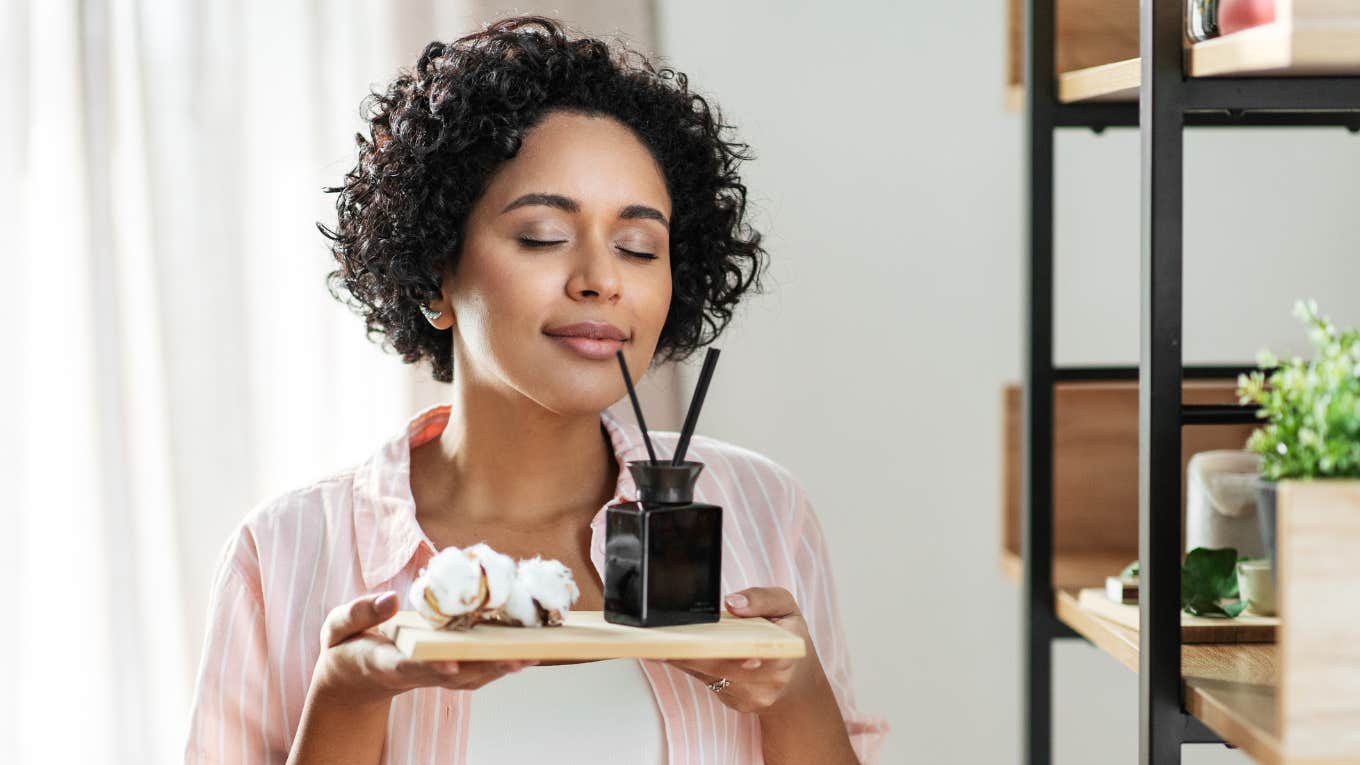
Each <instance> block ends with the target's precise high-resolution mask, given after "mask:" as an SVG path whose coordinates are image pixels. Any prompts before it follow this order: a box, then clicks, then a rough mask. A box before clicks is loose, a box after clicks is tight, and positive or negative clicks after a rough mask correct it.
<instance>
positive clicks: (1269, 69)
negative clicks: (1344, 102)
mask: <svg viewBox="0 0 1360 765" xmlns="http://www.w3.org/2000/svg"><path fill="white" fill-rule="evenodd" d="M1186 70H1187V72H1188V73H1189V75H1190V76H1191V77H1233V76H1257V75H1274V76H1315V75H1329V76H1348V75H1360V21H1358V22H1357V23H1355V24H1338V23H1329V24H1325V25H1324V24H1314V25H1290V24H1267V25H1265V26H1260V27H1255V28H1253V29H1244V30H1242V31H1241V32H1235V33H1233V34H1230V35H1224V36H1223V37H1216V38H1214V39H1212V40H1205V41H1204V42H1200V43H1195V44H1194V45H1192V46H1190V48H1189V49H1187V51H1186ZM1141 82H1142V64H1141V60H1140V59H1137V58H1131V59H1126V60H1124V61H1116V62H1113V63H1110V64H1102V65H1101V66H1092V67H1086V68H1084V69H1074V70H1072V71H1070V72H1063V73H1062V74H1059V75H1058V100H1059V101H1061V102H1063V103H1074V102H1078V101H1083V102H1092V101H1137V100H1138V86H1139V84H1140V83H1141Z"/></svg>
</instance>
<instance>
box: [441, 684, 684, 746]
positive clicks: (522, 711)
mask: <svg viewBox="0 0 1360 765" xmlns="http://www.w3.org/2000/svg"><path fill="white" fill-rule="evenodd" d="M469 706H470V709H471V719H470V720H469V723H468V749H467V754H468V759H467V761H468V763H470V765H507V764H510V765H513V763H531V762H589V763H592V765H612V764H613V763H618V764H619V765H664V764H665V762H666V732H665V728H664V727H663V725H662V722H661V710H660V709H658V708H657V705H656V698H655V696H653V694H652V687H651V684H650V683H648V682H647V676H646V675H645V674H644V673H643V671H642V664H641V662H640V661H639V660H637V659H610V660H607V661H587V662H581V663H579V664H558V665H553V666H547V667H545V666H536V667H526V668H524V669H522V670H520V671H519V672H515V673H512V674H509V675H506V676H505V677H501V678H498V679H496V680H493V681H491V682H490V683H487V684H486V685H484V686H482V687H481V688H478V689H477V690H475V691H473V692H472V703H471V704H470V705H469Z"/></svg>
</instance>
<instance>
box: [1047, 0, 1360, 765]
mask: <svg viewBox="0 0 1360 765" xmlns="http://www.w3.org/2000/svg"><path fill="white" fill-rule="evenodd" d="M1054 3H1055V0H1025V18H1024V40H1025V52H1024V81H1025V139H1026V140H1025V144H1026V152H1025V154H1026V157H1025V172H1026V176H1027V180H1028V184H1029V197H1028V201H1027V205H1028V215H1027V218H1028V230H1027V232H1026V244H1027V248H1028V268H1027V269H1026V272H1025V296H1026V303H1027V315H1026V333H1025V340H1024V359H1023V366H1024V385H1023V405H1022V420H1023V426H1022V444H1023V448H1022V450H1021V452H1022V465H1021V480H1022V487H1021V501H1022V508H1023V510H1022V553H1023V556H1024V573H1023V585H1022V589H1023V592H1022V600H1023V613H1022V619H1021V622H1022V630H1023V635H1022V641H1023V653H1024V656H1025V660H1024V661H1025V663H1024V667H1023V669H1022V683H1023V694H1024V696H1023V699H1022V701H1023V703H1024V729H1023V731H1022V739H1023V742H1022V743H1023V751H1024V758H1025V760H1024V761H1025V762H1026V763H1028V765H1049V763H1050V762H1051V761H1052V733H1053V718H1052V700H1053V688H1052V680H1053V650H1052V645H1053V641H1054V640H1057V639H1061V638H1069V637H1077V635H1076V633H1074V632H1073V631H1072V630H1071V629H1069V628H1068V627H1067V626H1066V625H1064V624H1062V623H1061V622H1060V621H1059V620H1058V618H1057V616H1056V612H1055V603H1054V589H1053V400H1054V390H1053V388H1054V384H1055V383H1057V382H1059V381H1076V380H1097V379H1125V380H1127V379H1136V380H1138V381H1139V389H1138V390H1139V415H1138V416H1139V447H1138V449H1139V452H1138V454H1139V457H1138V460H1139V465H1138V472H1139V502H1138V505H1139V508H1138V555H1139V561H1140V562H1141V572H1140V573H1141V575H1140V580H1139V582H1140V583H1139V599H1140V601H1141V602H1142V603H1143V604H1144V606H1143V608H1141V609H1140V620H1141V623H1140V626H1139V654H1138V656H1139V667H1138V684H1139V689H1138V695H1139V700H1138V709H1139V722H1138V727H1139V735H1138V742H1139V753H1138V762H1139V763H1142V764H1143V765H1179V763H1180V758H1181V745H1182V744H1188V743H1221V739H1219V737H1218V736H1216V735H1215V734H1214V733H1213V732H1212V731H1210V730H1209V729H1208V728H1207V727H1205V726H1204V725H1203V723H1201V722H1200V721H1199V720H1197V719H1195V718H1194V717H1193V716H1191V715H1190V714H1188V713H1187V712H1186V710H1185V700H1184V698H1183V694H1182V689H1183V685H1182V680H1181V643H1180V559H1181V550H1182V547H1183V544H1184V542H1183V539H1182V529H1181V527H1180V513H1178V512H1154V511H1153V510H1154V509H1155V508H1163V509H1165V508H1178V507H1179V506H1180V503H1181V456H1182V455H1181V428H1182V427H1184V426H1187V425H1213V424H1224V423H1241V422H1251V421H1253V420H1254V412H1253V411H1252V410H1251V409H1250V408H1246V407H1235V406H1203V405H1200V406H1184V405H1183V402H1182V395H1181V383H1182V380H1183V379H1190V378H1203V377H1219V376H1233V375H1235V374H1237V373H1239V372H1242V371H1247V369H1249V368H1247V367H1186V366H1185V365H1184V363H1183V359H1182V356H1181V348H1182V346H1181V334H1182V325H1181V321H1182V268H1181V265H1182V260H1181V247H1182V225H1181V224H1182V210H1183V196H1182V179H1183V156H1182V136H1183V130H1184V128H1186V127H1200V126H1203V127H1225V126H1244V127H1248V126H1276V127H1284V126H1338V127H1344V128H1347V129H1349V130H1351V131H1352V132H1356V131H1360V78H1337V77H1298V78H1294V77H1288V78H1279V77H1275V78H1270V77H1257V78H1225V79H1208V78H1205V79H1191V78H1187V77H1186V76H1185V74H1184V64H1183V51H1182V24H1183V13H1184V10H1183V8H1184V0H1143V2H1142V3H1141V5H1140V10H1139V40H1140V42H1139V46H1140V54H1141V66H1142V85H1141V90H1140V93H1139V99H1138V103H1137V104H1099V103H1090V104H1060V103H1058V101H1057V93H1056V78H1055V71H1054V55H1053V52H1054V20H1055V13H1054ZM1132 126H1137V127H1138V129H1139V134H1140V138H1141V150H1140V153H1141V159H1140V163H1141V184H1142V185H1141V215H1142V242H1141V256H1140V260H1141V289H1140V295H1141V298H1140V313H1141V326H1142V329H1141V333H1140V349H1139V366H1138V367H1137V368H1136V369H1134V368H1127V367H1124V368H1062V369H1060V368H1057V367H1055V365H1054V362H1053V330H1054V321H1053V284H1054V279H1053V276H1054V274H1053V144H1054V131H1055V130H1056V129H1057V128H1062V127H1085V128H1091V129H1094V130H1096V131H1097V132H1099V131H1100V130H1103V129H1104V128H1106V127H1132Z"/></svg>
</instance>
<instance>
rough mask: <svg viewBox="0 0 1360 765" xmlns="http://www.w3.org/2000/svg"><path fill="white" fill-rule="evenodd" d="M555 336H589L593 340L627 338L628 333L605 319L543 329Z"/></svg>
mask: <svg viewBox="0 0 1360 765" xmlns="http://www.w3.org/2000/svg"><path fill="white" fill-rule="evenodd" d="M543 331H544V332H545V333H546V334H549V335H552V336H553V337H588V338H590V339H592V340H619V341H623V340H627V339H628V333H626V332H624V331H623V330H621V329H619V328H618V327H616V326H614V325H613V324H610V323H608V322H604V321H582V322H578V323H576V324H567V325H564V326H561V327H551V328H549V329H545V330H543Z"/></svg>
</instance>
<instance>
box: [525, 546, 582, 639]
mask: <svg viewBox="0 0 1360 765" xmlns="http://www.w3.org/2000/svg"><path fill="white" fill-rule="evenodd" d="M516 574H517V575H516V580H517V581H518V582H519V584H520V585H521V586H522V587H523V588H524V590H525V591H526V592H527V593H528V594H529V596H530V597H531V598H533V599H534V601H535V602H536V603H537V604H538V607H539V608H541V609H542V610H543V611H544V612H545V613H544V621H546V622H547V623H548V624H552V625H557V624H561V623H562V621H563V620H564V619H565V618H566V615H567V611H568V610H570V609H571V604H572V603H575V602H576V599H577V598H579V597H581V590H580V588H578V587H577V586H576V581H575V580H574V579H573V578H572V575H571V569H570V568H567V566H566V565H565V564H563V563H562V562H561V561H557V560H544V559H543V558H541V557H537V556H536V557H534V558H532V559H529V560H522V561H520V563H519V570H518V571H517V572H516Z"/></svg>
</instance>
